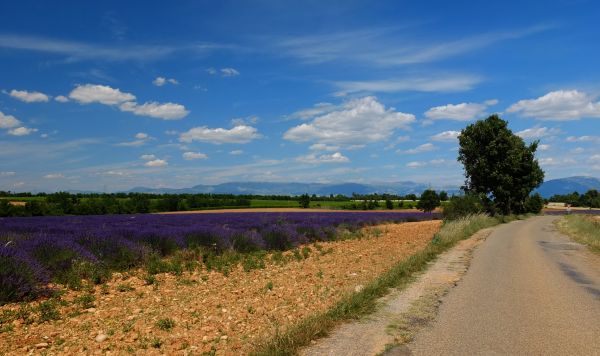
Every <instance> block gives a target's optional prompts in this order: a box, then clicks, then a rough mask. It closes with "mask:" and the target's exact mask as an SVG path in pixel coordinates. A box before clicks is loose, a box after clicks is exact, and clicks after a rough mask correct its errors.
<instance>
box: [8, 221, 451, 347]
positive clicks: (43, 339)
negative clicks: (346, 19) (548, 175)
mask: <svg viewBox="0 0 600 356" xmlns="http://www.w3.org/2000/svg"><path fill="white" fill-rule="evenodd" d="M440 224H441V222H440V221H428V222H417V223H404V224H388V225H380V226H377V227H370V228H367V229H365V232H364V236H365V237H363V238H361V239H353V240H346V241H338V242H329V243H320V244H319V246H315V245H309V246H308V247H309V248H310V250H311V252H310V253H309V254H307V256H308V257H307V258H302V259H301V260H298V259H297V258H293V257H292V253H291V252H286V253H285V254H284V255H288V256H289V257H288V258H287V262H285V263H281V262H275V261H272V260H271V257H272V256H267V257H266V259H265V261H266V266H265V268H264V269H255V270H251V271H249V272H245V271H244V270H243V269H242V268H241V267H238V268H237V269H235V270H233V271H231V272H230V273H229V275H227V276H225V275H223V274H222V273H220V272H214V271H211V272H207V271H206V270H196V271H195V272H193V273H189V272H184V273H183V274H182V275H180V276H175V275H172V274H159V275H157V277H156V279H157V281H156V283H154V284H148V283H147V281H146V280H145V278H144V277H145V276H146V273H145V272H144V271H141V270H138V271H132V272H130V273H127V274H115V276H114V277H113V279H112V280H111V281H109V282H107V283H106V284H105V285H103V286H96V287H94V289H93V290H91V291H87V292H84V291H69V292H66V293H65V294H63V295H62V296H61V297H60V300H59V304H58V305H59V306H58V311H59V315H55V316H54V317H58V319H57V320H49V321H42V320H41V318H42V315H41V314H40V313H39V312H34V313H31V314H30V316H29V318H30V320H29V322H24V319H23V318H20V319H16V320H14V321H12V323H10V324H4V325H3V326H2V329H1V331H0V354H7V355H23V354H48V355H51V354H79V353H84V354H125V353H132V354H140V355H142V354H143V355H146V354H163V353H166V354H182V355H190V354H202V353H209V352H211V351H216V354H223V355H238V354H245V353H248V352H249V351H250V350H251V349H252V347H253V345H256V343H257V342H259V341H260V340H264V339H265V338H268V337H269V336H270V335H273V334H274V333H275V332H276V331H277V330H278V329H283V328H285V327H286V326H288V325H291V324H293V323H294V322H297V321H299V320H300V319H302V318H304V317H307V316H309V315H312V314H315V313H317V312H321V311H324V310H326V309H328V308H329V307H331V306H332V305H333V304H334V303H335V302H336V301H338V300H339V299H340V297H341V296H342V295H344V294H345V293H349V292H353V291H354V290H357V289H360V288H361V286H363V285H364V284H366V283H368V282H369V281H370V280H372V279H373V278H375V277H376V276H378V275H379V274H381V273H383V272H384V271H386V270H387V269H389V268H390V267H391V266H392V265H393V264H395V263H396V262H398V261H399V260H400V259H402V258H404V257H407V256H409V255H411V254H413V253H415V252H416V251H418V250H420V249H422V248H423V247H424V246H425V245H426V244H427V243H428V242H429V241H430V239H431V238H432V236H433V234H434V233H435V232H436V231H438V229H439V227H440ZM90 294H91V295H93V301H91V302H90V303H88V305H85V303H84V301H83V299H82V297H84V296H86V295H90ZM88 298H89V297H88ZM88 302H89V300H88ZM38 304H39V301H38V302H34V303H30V304H29V305H18V304H11V305H5V306H3V307H0V315H1V313H5V314H6V313H10V312H13V313H14V312H17V311H18V310H24V309H26V308H27V307H31V308H36V306H37V305H38ZM50 319H52V318H50Z"/></svg>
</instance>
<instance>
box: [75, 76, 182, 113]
mask: <svg viewBox="0 0 600 356" xmlns="http://www.w3.org/2000/svg"><path fill="white" fill-rule="evenodd" d="M69 98H70V99H72V100H75V101H77V102H79V103H81V104H91V103H100V104H104V105H110V106H118V108H119V109H120V110H121V111H124V112H131V113H133V114H135V115H139V116H149V117H154V118H158V119H163V120H177V119H181V118H183V117H185V116H187V115H188V114H189V111H188V110H186V108H185V106H183V105H181V104H175V103H158V102H155V101H152V102H146V103H144V104H139V103H137V102H136V101H135V99H136V97H135V95H133V94H130V93H124V92H122V91H120V90H119V89H115V88H111V87H109V86H106V85H93V84H85V85H78V86H77V87H76V88H75V89H73V90H72V91H71V93H70V94H69Z"/></svg>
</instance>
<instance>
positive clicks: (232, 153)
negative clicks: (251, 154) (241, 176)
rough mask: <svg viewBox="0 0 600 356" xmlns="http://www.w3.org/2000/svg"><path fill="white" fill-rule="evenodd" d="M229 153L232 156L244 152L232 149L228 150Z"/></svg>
mask: <svg viewBox="0 0 600 356" xmlns="http://www.w3.org/2000/svg"><path fill="white" fill-rule="evenodd" d="M229 154H230V155H232V156H239V155H241V154H244V151H242V150H233V151H231V152H229Z"/></svg>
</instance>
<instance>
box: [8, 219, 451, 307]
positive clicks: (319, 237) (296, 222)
mask: <svg viewBox="0 0 600 356" xmlns="http://www.w3.org/2000/svg"><path fill="white" fill-rule="evenodd" d="M437 218H439V215H437V214H435V213H434V214H429V213H427V214H425V213H418V212H414V213H412V212H411V213H407V212H376V213H373V212H371V213H360V212H357V213H351V212H344V213H226V214H185V215H153V214H145V215H143V214H142V215H102V216H61V217H30V218H0V290H1V291H2V292H0V303H5V302H7V301H15V300H23V299H27V298H31V297H34V296H36V295H37V294H39V292H40V291H41V290H42V289H44V286H45V285H46V284H47V283H48V282H58V283H67V282H68V280H69V279H71V280H72V279H73V278H75V279H78V280H81V278H87V279H91V280H95V281H96V282H97V283H98V282H100V281H101V280H102V278H103V276H106V273H110V271H116V270H126V269H129V268H133V267H136V266H140V265H142V264H144V263H146V262H147V261H148V259H151V258H157V257H166V256H169V255H172V254H173V253H175V252H177V251H180V250H185V249H196V250H197V249H198V248H201V249H203V250H204V251H208V252H209V253H213V254H219V253H222V252H223V251H228V250H232V251H236V252H242V253H244V252H254V251H261V250H287V249H290V248H294V247H296V246H298V245H300V244H303V243H308V242H314V241H328V240H335V239H336V238H338V236H337V233H338V231H339V229H340V228H343V229H344V230H346V231H356V230H357V229H359V228H360V227H362V226H366V225H373V224H378V223H382V222H404V221H421V220H431V219H437Z"/></svg>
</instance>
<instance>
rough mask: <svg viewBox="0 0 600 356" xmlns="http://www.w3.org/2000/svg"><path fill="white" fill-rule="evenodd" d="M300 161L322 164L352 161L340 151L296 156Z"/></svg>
mask: <svg viewBox="0 0 600 356" xmlns="http://www.w3.org/2000/svg"><path fill="white" fill-rule="evenodd" d="M296 160H297V161H298V162H302V163H310V164H321V163H347V162H350V159H349V158H348V157H346V156H344V155H342V154H341V153H340V152H335V153H332V154H324V155H316V154H308V155H306V156H300V157H298V158H296Z"/></svg>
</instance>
